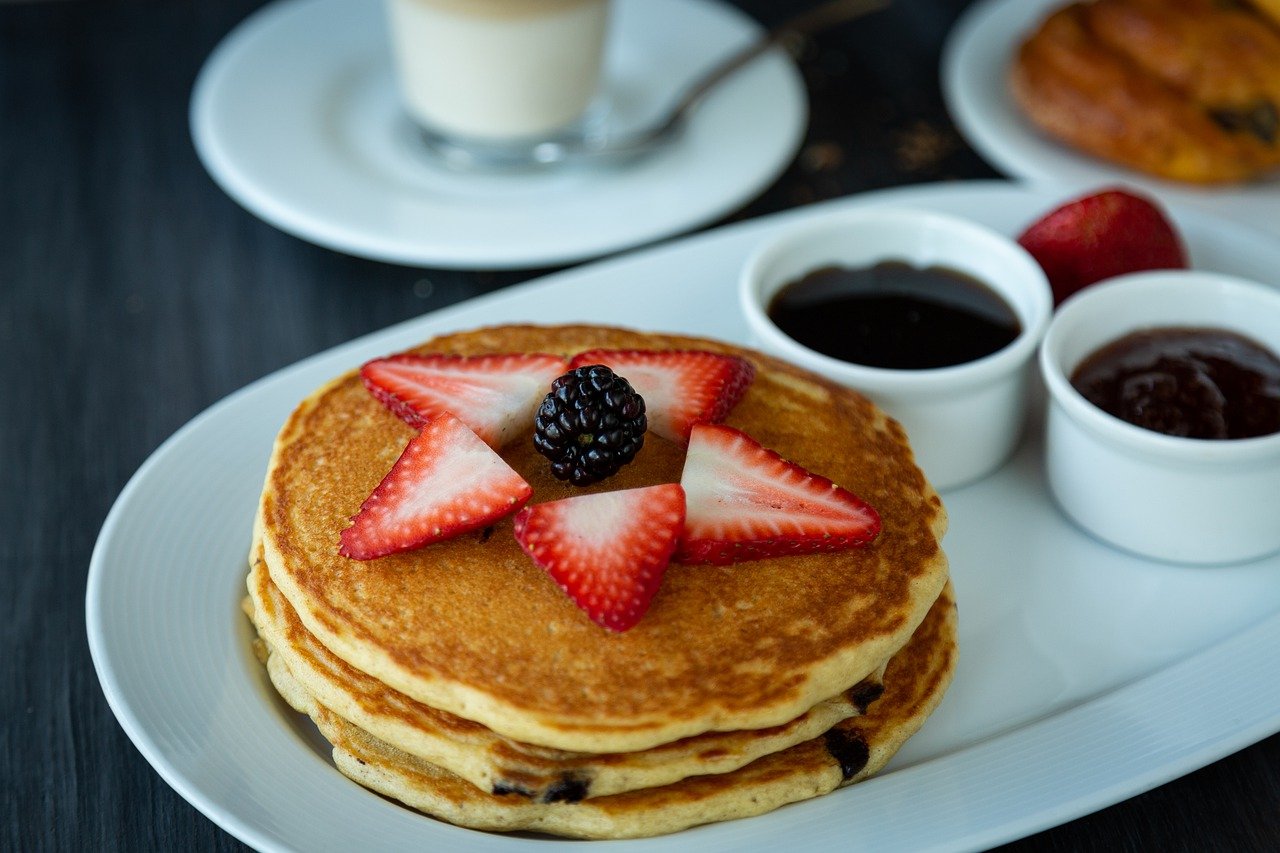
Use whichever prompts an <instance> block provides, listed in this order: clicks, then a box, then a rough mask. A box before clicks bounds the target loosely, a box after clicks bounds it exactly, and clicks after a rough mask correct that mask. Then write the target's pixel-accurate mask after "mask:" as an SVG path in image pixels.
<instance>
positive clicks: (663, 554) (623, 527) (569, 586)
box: [515, 483, 684, 631]
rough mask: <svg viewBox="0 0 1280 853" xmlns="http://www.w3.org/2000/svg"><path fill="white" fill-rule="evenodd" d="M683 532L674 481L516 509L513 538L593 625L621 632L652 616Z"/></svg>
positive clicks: (680, 498) (680, 493) (679, 491)
mask: <svg viewBox="0 0 1280 853" xmlns="http://www.w3.org/2000/svg"><path fill="white" fill-rule="evenodd" d="M683 527H684V491H683V490H682V489H681V488H680V487H679V486H678V485H676V484H675V483H666V484H664V485H661V486H647V487H645V488H640V489H624V490H621V491H614V492H600V493H597V494H591V495H579V496H577V497H572V498H565V499H564V500H559V501H552V502H550V503H543V504H535V505H533V506H530V507H526V508H525V509H522V510H520V512H519V513H518V514H517V515H516V519H515V533H516V540H517V541H518V542H519V543H520V547H521V548H523V549H524V550H525V553H526V554H528V555H529V557H530V558H532V559H533V561H534V562H535V563H537V564H538V566H540V567H541V568H542V569H544V570H545V571H546V572H547V574H549V575H551V577H552V579H553V580H555V582H556V583H557V584H559V585H560V588H561V589H563V590H564V591H565V593H567V594H568V596H569V597H570V598H571V599H573V602H574V604H577V605H578V607H580V608H582V610H583V611H585V612H586V614H587V616H589V617H591V620H592V621H593V622H595V623H596V624H597V625H600V626H602V627H604V628H608V629H609V630H610V631H626V630H627V629H629V628H631V627H633V626H634V625H635V624H636V623H637V622H639V621H640V618H641V617H642V616H644V614H645V613H646V612H647V611H648V610H649V605H650V603H651V602H652V601H653V596H654V594H656V593H657V591H658V586H659V585H660V584H661V583H662V576H663V575H664V574H665V573H666V571H667V564H668V563H669V562H670V560H671V553H672V551H674V550H675V547H676V540H677V539H678V538H679V537H680V531H681V530H682V529H683Z"/></svg>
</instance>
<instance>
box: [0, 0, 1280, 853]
mask: <svg viewBox="0 0 1280 853" xmlns="http://www.w3.org/2000/svg"><path fill="white" fill-rule="evenodd" d="M740 3H741V5H742V6H743V7H744V8H746V9H747V10H748V11H749V12H750V13H751V14H753V15H754V16H756V17H757V18H758V19H760V20H762V21H765V22H769V21H773V20H776V19H777V18H778V17H780V16H781V15H783V14H784V11H785V9H786V7H787V6H788V5H790V4H787V3H784V2H781V0H740ZM258 5H261V0H220V2H195V0H118V2H108V0H63V1H62V2H48V1H47V0H46V2H27V3H22V2H18V3H12V2H10V3H0V454H3V456H2V457H0V484H2V486H3V487H2V488H0V518H3V519H4V528H3V536H0V614H2V616H0V650H3V651H2V652H0V772H2V773H3V776H2V778H0V784H2V786H3V791H4V795H3V805H0V848H2V849H5V850H42V849H64V850H72V849H74V850H85V849H89V850H97V849H121V850H193V849H203V850H211V849H227V850H230V849H237V848H240V847H241V845H240V844H239V843H238V842H237V841H235V840H234V839H233V838H232V837H231V836H229V835H227V834H226V833H224V832H223V831H222V830H220V829H218V828H217V827H216V826H215V825H214V824H212V823H211V822H210V821H208V820H207V819H206V818H204V817H203V816H202V815H201V814H200V813H199V812H197V811H196V810H195V809H194V808H192V807H191V806H189V805H188V804H187V803H186V802H184V801H183V800H182V799H181V798H180V797H179V796H178V795H177V794H176V793H174V791H173V790H171V789H170V788H169V787H168V785H166V784H165V783H164V782H163V781H162V780H161V779H160V777H159V776H158V775H157V774H156V773H155V771H153V770H152V769H151V768H150V767H149V766H148V765H147V764H146V762H145V761H143V759H142V758H141V756H140V755H139V753H138V752H137V751H136V750H135V749H134V747H133V746H132V744H130V742H129V741H128V739H127V738H126V737H125V735H124V733H123V731H122V730H121V729H120V727H119V725H117V723H116V721H115V719H114V718H113V717H112V714H111V712H110V710H109V709H108V707H107V704H106V702H105V701H104V699H103V696H102V692H101V690H100V689H99V686H98V682H97V678H96V676H95V675H94V671H93V667H92V664H91V662H90V659H89V652H88V648H87V646H86V641H85V628H84V593H85V577H86V570H87V566H88V563H89V555H90V552H91V549H92V547H93V543H94V540H95V537H96V536H97V534H98V529H99V526H100V525H101V523H102V520H103V518H104V516H105V515H106V513H107V510H108V509H109V508H110V506H111V504H112V502H113V501H114V500H115V498H116V496H117V495H118V494H119V492H120V489H121V488H122V486H123V485H124V483H125V481H126V480H127V479H128V477H129V476H130V475H131V474H132V473H133V471H134V470H135V469H136V468H137V467H138V466H139V465H140V464H141V463H142V462H143V460H144V459H146V457H147V456H148V454H150V453H151V451H152V450H154V449H155V448H156V446H157V445H159V444H160V443H161V442H162V441H163V440H164V439H165V438H166V437H167V436H168V435H169V434H170V433H172V432H173V431H174V430H176V429H177V428H178V427H180V426H181V425H182V424H183V423H185V422H186V421H187V420H189V419H190V418H191V417H192V416H194V415H196V414H197V413H199V412H200V411H201V410H203V409H204V408H205V407H207V406H209V405H210V404H211V403H213V402H215V401H217V400H218V399H219V398H221V397H223V396H224V395H226V394H228V393H230V392H232V391H234V390H236V389H237V388H239V387H241V386H242V385H245V384H246V383H248V382H250V381H252V380H254V379H257V378H258V377H260V376H263V375H264V374H266V373H268V372H270V371H273V370H275V369H277V368H280V367H283V366H285V365H288V364H290V363H292V362H294V361H296V360H298V359H300V358H302V357H304V356H307V355H310V354H312V353H315V352H317V351H320V350H323V349H325V348H327V347H330V346H333V345H335V344H339V343H342V342H344V341H347V340H349V339H351V338H354V337H356V336H358V335H362V334H364V333H366V332H370V331H373V330H376V329H380V328H382V327H384V326H387V325H389V324H392V323H395V322H397V321H400V320H404V319H406V318H409V317H414V316H417V315H419V314H421V313H423V312H426V311H431V310H433V309H436V308H440V307H443V306H445V305H448V304H450V303H454V302H457V301H459V300H463V299H467V298H469V297H472V296H475V295H477V294H481V293H486V292H489V291H492V290H495V289H497V288H501V287H504V286H507V285H510V284H512V283H515V282H518V281H522V280H525V279H528V278H531V277H533V276H535V275H537V274H538V273H539V272H540V271H539V270H526V271H520V272H503V273H496V272H486V271H475V272H448V271H439V270H430V271H423V270H419V269H410V268H406V267H401V266H394V265H388V264H382V263H375V262H371V261H365V260H359V259H356V258H351V257H347V256H344V255H341V254H337V253H335V252H332V251H329V250H327V249H323V248H319V247H317V246H313V245H310V244H308V243H304V242H302V241H300V240H297V239H294V238H292V237H289V236H286V235H285V234H282V233H281V232H279V231H277V230H275V229H273V228H271V227H269V226H267V225H265V224H263V223H262V222H260V221H258V220H257V219H255V218H254V217H253V216H252V215H250V214H248V213H246V212H245V211H244V210H242V209H241V208H239V207H237V206H236V205H235V204H234V203H233V202H232V201H231V200H230V199H228V198H227V197H226V196H225V195H223V193H222V192H221V191H219V190H218V188H217V187H216V186H215V185H214V184H213V182H212V181H211V180H210V178H209V177H208V176H207V175H206V173H205V172H204V170H203V169H202V168H201V166H200V164H199V162H198V161H197V159H196V156H195V154H194V151H193V149H192V145H191V141H190V137H189V135H188V130H187V106H188V99H189V95H190V91H191V85H192V82H193V80H194V78H195V75H196V73H197V71H198V69H199V68H200V65H201V63H202V62H203V60H204V59H205V57H206V56H207V55H208V54H209V52H210V51H211V50H212V49H213V47H214V45H215V44H216V43H217V42H218V40H219V39H220V38H222V36H224V35H225V34H226V33H227V32H228V31H229V30H230V29H231V28H232V27H233V26H234V25H235V24H236V23H237V22H238V21H240V20H241V19H243V18H244V16H245V15H246V14H248V13H249V12H250V11H251V10H252V9H253V8H255V7H256V6H258ZM963 5H964V3H963V0H900V2H899V3H898V4H897V7H896V8H895V9H893V10H891V11H890V12H887V13H884V14H882V15H880V16H878V17H876V18H874V19H869V20H867V21H865V22H863V23H861V24H858V25H855V26H851V27H847V28H844V29H841V30H839V31H837V32H832V33H829V34H826V35H824V36H822V37H821V38H820V39H818V40H817V41H816V43H815V44H813V45H812V46H811V47H810V49H809V50H808V52H807V53H806V54H805V56H804V57H803V61H802V67H803V70H804V73H805V77H806V80H807V82H808V86H809V93H810V97H811V100H812V105H813V120H812V123H811V126H810V130H809V136H808V139H807V141H806V143H805V147H804V149H803V151H802V152H801V154H800V156H799V157H798V158H797V160H796V162H795V163H794V165H792V167H791V168H790V169H789V170H788V171H787V172H786V174H785V176H784V177H783V178H782V179H781V180H780V181H779V182H778V183H777V184H776V185H775V186H773V187H772V188H770V189H769V190H768V191H766V192H765V193H764V194H763V195H762V196H761V197H760V198H758V199H757V200H756V201H755V202H754V203H752V204H750V205H749V206H748V207H746V208H745V209H743V210H741V211H739V212H737V213H735V214H734V215H733V216H732V217H729V218H730V219H738V218H745V217H753V216H759V215H761V214H766V213H770V212H773V211H777V210H781V209H784V208H788V207H793V206H796V205H801V204H806V203H810V202H813V201H816V200H820V199H825V198H831V197H834V196H841V195H847V194H850V193H856V192H861V191H864V190H869V189H874V188H879V187H888V186H894V185H899V184H908V183H916V182H924V181H936V180H956V179H966V178H988V177H992V176H995V175H996V173H995V172H994V171H993V170H992V169H991V167H990V166H988V165H987V164H985V163H984V162H983V161H982V160H981V159H980V158H979V157H978V156H977V155H976V154H975V153H974V152H973V151H971V150H970V149H969V148H968V147H967V146H966V144H965V143H964V141H963V140H962V139H961V138H960V137H959V136H958V134H957V132H956V130H955V128H954V127H953V126H952V124H951V122H950V120H949V119H948V116H947V113H946V111H945V109H944V106H943V102H942V98H941V95H940V93H939V87H938V79H937V72H938V55H939V51H940V48H941V45H942V43H943V40H944V37H945V35H946V33H947V31H948V29H949V27H950V26H951V24H952V22H953V21H954V20H955V18H956V16H957V14H958V13H959V12H960V10H961V7H962V6H963ZM428 276H429V278H430V281H431V282H432V283H433V287H431V288H423V287H420V286H419V287H415V284H416V283H418V282H420V281H421V280H423V279H424V278H426V277H428ZM1186 698H1187V701H1189V702H1204V704H1205V707H1206V709H1208V708H1209V707H1211V705H1212V702H1211V701H1210V700H1211V699H1212V697H1198V696H1188V697H1186ZM1278 766H1280V737H1272V738H1270V739H1268V740H1266V741H1263V742H1262V743H1260V744H1258V745H1256V746H1252V747H1250V748H1248V749H1245V750H1243V751H1241V752H1240V753H1238V754H1236V755H1234V756H1232V757H1230V758H1227V759H1225V760H1223V761H1220V762H1218V763H1216V764H1214V765H1212V766H1210V767H1207V768H1205V769H1203V770H1201V771H1199V772H1196V773H1193V774H1191V775H1190V776H1187V777H1185V778H1183V779H1180V780H1178V781H1175V782H1172V783H1170V784H1168V785H1165V786H1163V787H1160V788H1157V789H1156V790H1154V791H1151V792H1149V793H1147V794H1144V795H1142V796H1139V797H1136V798H1134V799H1132V800H1129V801H1128V802H1125V803H1121V804H1119V805H1116V806H1114V807H1112V808H1109V809H1106V810H1104V811H1102V812H1100V813H1098V814H1095V815H1092V816H1089V817H1086V818H1083V819H1081V820H1077V821H1075V822H1072V823H1070V824H1068V825H1066V826H1063V827H1060V828H1057V829H1054V830H1051V831H1049V832H1045V833H1043V834H1041V835H1038V836H1035V837H1034V838H1031V839H1028V840H1025V841H1022V842H1019V843H1018V844H1016V845H1014V847H1015V848H1023V849H1039V848H1041V847H1042V846H1043V847H1047V848H1051V849H1089V848H1098V849H1115V848H1120V849H1145V848H1158V849H1166V850H1203V849H1211V848H1231V849H1267V848H1270V849H1275V848H1277V847H1280V771H1278V770H1277V767H1278ZM922 807H923V806H922Z"/></svg>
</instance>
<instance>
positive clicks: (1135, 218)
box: [1018, 190, 1187, 305]
mask: <svg viewBox="0 0 1280 853" xmlns="http://www.w3.org/2000/svg"><path fill="white" fill-rule="evenodd" d="M1018 242H1019V243H1021V244H1022V247H1023V248H1024V249H1026V250H1027V251H1028V252H1030V253H1031V255H1032V256H1033V257H1034V258H1035V259H1036V261H1037V262H1038V263H1039V264H1040V267H1041V268H1042V269H1043V270H1044V272H1045V275H1047V276H1048V277H1049V284H1050V285H1051V286H1052V288H1053V299H1054V304H1055V305H1056V304H1059V303H1061V302H1062V301H1063V300H1064V299H1066V298H1067V297H1068V296H1070V295H1071V294H1073V293H1075V292H1076V291H1077V290H1080V289H1081V288H1082V287H1087V286H1088V285H1090V284H1093V283H1094V282H1096V281H1101V280H1102V279H1104V278H1111V277H1112V276H1117V275H1121V274H1122V273H1128V272H1137V271H1139V270H1152V269H1181V268H1183V267H1185V266H1186V265H1187V251H1186V249H1185V248H1184V247H1183V245H1182V239H1181V238H1180V237H1179V236H1178V233H1177V231H1175V230H1174V227H1173V225H1172V224H1171V223H1170V222H1169V220H1168V219H1166V218H1165V216H1164V214H1163V213H1162V212H1161V211H1160V208H1158V207H1156V205H1155V204H1154V203H1152V202H1151V201H1148V200H1147V199H1145V198H1143V197H1141V196H1136V195H1133V194H1132V193H1128V192H1125V191H1123V190H1106V191H1104V192H1100V193H1095V194H1094V195H1090V196H1086V197H1084V198H1081V199H1076V200H1075V201H1072V202H1069V203H1068V204H1064V205H1063V206H1062V207H1059V208H1058V209H1057V210H1054V211H1053V212H1051V213H1048V214H1046V215H1045V216H1043V217H1041V218H1040V219H1039V220H1037V221H1036V222H1035V223H1034V224H1033V225H1032V226H1031V227H1030V228H1028V229H1027V230H1026V231H1025V232H1023V234H1022V236H1021V237H1019V238H1018Z"/></svg>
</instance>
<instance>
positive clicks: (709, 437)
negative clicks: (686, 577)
mask: <svg viewBox="0 0 1280 853" xmlns="http://www.w3.org/2000/svg"><path fill="white" fill-rule="evenodd" d="M680 485H682V486H683V487H684V491H685V500H686V506H687V511H686V515H685V525H684V535H683V536H682V537H681V540H680V546H679V548H678V549H677V552H676V555H675V557H674V559H675V560H676V561H677V562H681V563H714V564H716V565H726V564H728V563H736V562H740V561H743V560H759V559H763V558H765V557H780V556H787V555H791V554H809V553H814V552H818V551H839V550H843V549H845V548H853V547H857V546H859V545H865V544H866V543H868V542H870V541H871V540H872V539H875V537H876V536H877V535H878V534H879V532H880V516H879V514H878V513H877V512H876V511H875V510H874V509H872V508H871V506H869V505H868V504H867V503H866V502H865V501H863V500H862V499H861V498H859V497H858V496H857V495H855V494H853V493H852V492H849V491H847V490H846V489H843V488H841V487H840V486H837V485H836V484H835V483H833V482H831V481H830V480H828V479H827V478H826V477H820V476H818V475H817V474H813V473H810V472H809V471H806V470H805V469H804V468H801V467H800V466H799V465H796V464H794V463H792V462H788V461H787V460H785V459H783V458H782V457H781V456H779V455H778V454H777V453H774V452H773V451H772V450H769V449H767V448H764V447H761V446H760V444H759V443H758V442H756V441H755V440H754V439H753V438H751V436H749V435H747V434H746V433H744V432H741V431H739V430H736V429H733V428H732V427H727V426H724V425H718V424H699V425H697V426H695V427H694V428H693V435H692V436H691V438H690V440H689V451H688V455H687V456H686V457H685V463H684V472H683V473H682V474H681V476H680Z"/></svg>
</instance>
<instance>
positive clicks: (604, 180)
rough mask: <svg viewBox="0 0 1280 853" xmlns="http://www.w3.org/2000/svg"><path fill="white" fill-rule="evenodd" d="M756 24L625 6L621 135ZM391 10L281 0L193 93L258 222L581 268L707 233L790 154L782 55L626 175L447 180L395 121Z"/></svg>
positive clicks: (796, 76)
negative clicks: (589, 261) (705, 228)
mask: <svg viewBox="0 0 1280 853" xmlns="http://www.w3.org/2000/svg"><path fill="white" fill-rule="evenodd" d="M759 33H760V27H759V25H758V24H756V23H755V22H754V21H752V20H751V19H750V18H748V17H746V16H745V15H744V14H742V13H741V12H739V11H738V10H736V9H734V8H732V7H729V6H726V5H724V4H721V3H718V2H714V0H615V7H614V12H613V18H612V20H611V22H610V35H609V46H608V54H607V58H606V69H605V84H604V90H605V92H606V95H607V102H608V103H609V104H610V110H609V112H608V117H607V119H606V121H607V122H608V123H609V124H610V126H611V127H613V128H616V129H618V130H619V131H625V130H626V129H627V128H632V127H638V126H640V125H641V124H643V123H645V122H646V121H647V120H648V119H649V118H650V117H652V116H656V115H658V114H659V113H660V112H661V110H662V109H663V107H664V106H666V105H667V104H668V103H669V102H670V101H671V100H672V99H673V98H674V97H675V96H676V94H677V93H679V92H680V91H681V89H682V88H683V86H684V85H685V84H687V83H688V82H690V81H692V80H693V79H695V78H696V77H697V76H698V74H699V73H700V72H701V70H702V69H705V68H707V67H708V66H709V65H710V64H713V63H714V62H715V61H716V60H717V59H718V58H719V57H721V56H723V55H725V54H727V53H730V52H732V51H733V50H735V49H737V48H738V47H739V46H741V45H743V44H746V43H748V42H750V41H751V40H753V39H754V38H755V37H756V36H757V35H758V34H759ZM389 51H390V49H389V47H388V46H387V34H386V31H385V24H384V21H383V10H382V5H381V4H380V3H379V2H376V0H280V1H279V2H277V3H274V4H272V5H270V6H267V7H265V8H264V9H262V10H260V11H258V12H257V13H255V14H253V15H252V16H250V17H249V18H248V19H247V20H246V21H245V22H244V23H242V24H241V25H240V26H239V27H237V28H236V29H235V30H234V31H233V32H232V33H231V34H230V35H229V36H228V37H227V38H226V39H225V40H224V41H223V42H222V43H221V44H220V45H219V46H218V48H217V49H216V50H215V51H214V52H213V54H212V55H211V56H210V58H209V60H208V62H207V63H206V64H205V67H204V68H203V69H202V71H201V72H200V76H199V79H198V80H197V81H196V86H195V90H194V93H193V95H192V102H191V133H192V137H193V138H194V140H195V145H196V151H197V152H198V153H199V155H200V159H201V161H202V162H203V163H204V165H205V168H207V169H208V170H209V173H210V174H211V175H212V176H213V178H214V180H216V181H217V182H218V184H219V185H220V186H221V187H222V188H223V189H224V190H225V191H226V192H227V194H228V195H230V196H231V197H232V198H233V199H235V200H236V201H237V202H239V203H240V204H241V205H242V206H244V207H245V208H247V209H248V210H249V211H251V212H252V213H254V214H256V215H257V216H259V217H261V218H262V219H264V220H266V221H267V222H269V223H271V224H272V225H274V226H276V227H277V228H280V229H281V230H283V231H286V232H288V233H290V234H293V235H294V236H296V237H300V238H301V239H303V240H309V241H311V242H313V243H318V244H319V245H322V246H327V247H329V248H332V249H337V250H339V251H342V252H346V253H348V254H352V255H359V256H361V257H367V258H374V259H376V260H383V261H391V262H394V263H403V264H409V265H420V266H431V267H454V268H463V269H466V268H485V269H500V268H515V267H531V266H543V265H550V264H559V263H566V262H569V261H577V260H581V259H583V258H588V257H593V256H597V255H602V254H604V253H606V252H611V251H615V250H617V249H622V248H627V247H630V246H636V245H639V244H642V243H647V242H650V241H653V240H657V239H660V238H663V237H668V236H671V235H672V234H678V233H680V232H681V231H685V230H688V229H691V228H694V227H696V226H699V225H703V224H705V223H707V222H710V221H712V220H714V219H715V218H717V217H719V216H721V215H723V214H725V213H728V212H730V211H732V210H735V209H737V208H738V207H740V206H741V205H743V204H745V203H746V202H748V201H749V200H751V199H752V198H754V197H755V196H756V195H757V194H758V193H759V192H761V191H762V190H763V189H764V188H765V187H767V186H768V185H769V184H771V183H772V182H773V181H774V179H776V178H777V176H778V175H779V174H781V172H782V170H783V169H784V168H786V166H787V164H788V163H789V162H791V159H792V157H794V156H795V152H796V149H797V148H798V147H799V145H800V142H801V140H802V139H803V136H804V131H805V127H806V125H807V121H808V102H807V99H806V95H805V89H804V83H803V81H802V80H801V79H800V73H799V71H797V70H796V67H795V65H794V64H793V63H792V62H791V60H790V59H789V58H788V57H787V56H786V55H785V54H783V53H781V52H779V51H774V52H772V53H770V54H768V55H766V56H764V57H761V58H760V59H759V60H758V61H756V62H753V63H752V64H751V65H750V66H748V67H746V68H744V69H743V70H742V71H741V72H739V73H738V74H736V75H734V76H733V77H732V78H731V79H729V80H728V81H726V82H725V83H724V84H723V85H722V86H721V87H719V88H717V89H716V90H715V91H713V92H712V93H711V94H710V95H708V96H707V98H706V99H705V101H704V102H703V103H702V104H701V105H700V106H699V107H698V109H697V110H696V111H695V112H694V113H693V115H692V116H691V118H690V121H689V123H688V125H687V126H686V127H685V129H684V132H683V133H682V134H680V136H678V137H677V140H676V142H675V143H674V144H672V145H670V146H668V147H666V148H664V149H661V150H659V151H657V152H655V153H654V154H652V155H651V156H648V157H645V158H643V159H640V160H637V161H635V162H633V163H630V164H622V165H614V166H601V167H586V166H582V167H577V168H555V169H548V170H543V171H536V170H535V171H527V172H519V173H516V172H512V173H505V174H481V173H474V172H457V171H452V170H450V169H448V168H446V167H444V166H443V165H441V164H440V163H439V162H438V161H436V160H435V159H433V157H432V155H431V154H430V153H429V152H428V151H427V150H426V149H425V148H424V146H423V143H422V142H421V140H420V139H419V138H418V137H417V135H416V134H415V131H414V130H413V128H412V126H411V125H410V124H409V121H408V119H407V118H405V117H404V115H403V114H402V113H401V110H400V105H399V102H398V100H397V95H396V89H395V78H394V74H393V70H392V65H391V58H390V52H389Z"/></svg>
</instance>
